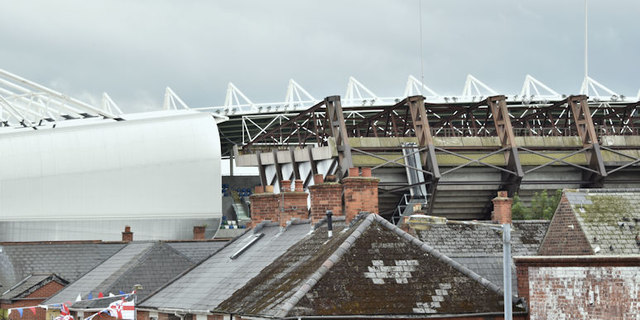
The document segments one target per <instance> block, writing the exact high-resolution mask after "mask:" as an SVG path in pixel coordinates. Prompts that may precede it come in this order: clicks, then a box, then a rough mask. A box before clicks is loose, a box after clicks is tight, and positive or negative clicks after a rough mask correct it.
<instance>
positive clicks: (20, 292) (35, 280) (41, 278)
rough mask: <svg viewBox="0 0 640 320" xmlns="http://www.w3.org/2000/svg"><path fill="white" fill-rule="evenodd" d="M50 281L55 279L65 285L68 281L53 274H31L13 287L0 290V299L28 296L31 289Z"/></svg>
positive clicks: (33, 289)
mask: <svg viewBox="0 0 640 320" xmlns="http://www.w3.org/2000/svg"><path fill="white" fill-rule="evenodd" d="M51 281H56V282H58V283H60V284H62V285H66V284H67V283H68V282H67V281H66V280H64V279H61V278H60V277H58V276H56V275H55V274H32V275H28V276H27V277H26V278H24V279H22V280H21V281H20V282H18V283H17V284H15V285H14V286H13V287H11V288H7V290H4V291H3V292H2V290H0V300H11V299H16V298H21V297H25V296H28V295H29V294H31V293H32V292H33V291H35V290H37V289H39V288H40V287H42V286H43V285H45V284H47V283H49V282H51Z"/></svg>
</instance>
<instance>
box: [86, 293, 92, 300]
mask: <svg viewBox="0 0 640 320" xmlns="http://www.w3.org/2000/svg"><path fill="white" fill-rule="evenodd" d="M87 299H89V300H93V295H92V294H91V292H89V296H88V297H87Z"/></svg>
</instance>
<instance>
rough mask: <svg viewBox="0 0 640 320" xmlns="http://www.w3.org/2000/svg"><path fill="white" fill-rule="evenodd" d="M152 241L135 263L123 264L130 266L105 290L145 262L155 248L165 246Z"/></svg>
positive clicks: (135, 258) (136, 257)
mask: <svg viewBox="0 0 640 320" xmlns="http://www.w3.org/2000/svg"><path fill="white" fill-rule="evenodd" d="M151 243H152V245H151V246H150V247H148V248H146V249H144V252H143V253H142V254H139V255H136V256H135V257H134V259H133V260H134V263H132V264H131V265H129V264H124V265H123V266H127V265H129V266H128V267H127V268H125V269H124V271H123V272H121V273H120V275H119V276H118V277H117V278H115V279H113V280H111V283H110V284H108V285H107V287H106V289H108V290H105V291H109V290H111V289H113V285H114V283H118V281H120V279H122V278H124V277H125V276H126V275H127V272H128V271H131V270H134V269H135V268H137V267H138V266H140V265H141V264H142V263H143V262H145V261H146V260H147V259H148V258H149V255H151V253H152V252H153V251H154V250H155V248H158V247H163V244H162V242H161V241H154V242H151ZM166 247H168V246H166ZM187 260H188V259H187ZM120 270H122V269H119V270H118V271H120ZM107 280H109V278H107V279H105V281H107ZM105 281H103V282H102V283H100V284H99V285H98V286H100V285H102V284H104V282H105Z"/></svg>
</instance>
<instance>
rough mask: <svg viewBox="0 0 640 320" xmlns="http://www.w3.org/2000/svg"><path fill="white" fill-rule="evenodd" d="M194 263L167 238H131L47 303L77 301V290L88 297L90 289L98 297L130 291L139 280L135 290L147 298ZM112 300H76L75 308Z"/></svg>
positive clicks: (105, 304)
mask: <svg viewBox="0 0 640 320" xmlns="http://www.w3.org/2000/svg"><path fill="white" fill-rule="evenodd" d="M193 265H194V263H193V262H191V261H190V260H189V259H188V258H187V257H186V256H184V255H183V254H181V253H180V252H178V251H176V250H175V249H173V248H172V247H171V246H169V245H167V244H166V243H164V242H132V243H130V244H128V245H127V246H126V247H125V248H123V249H122V250H120V251H119V252H118V253H116V254H115V255H113V256H112V257H111V258H109V259H107V260H106V261H105V262H104V263H102V264H100V265H99V266H98V267H96V268H95V269H93V270H91V271H90V272H88V273H87V274H85V275H84V276H82V277H81V278H80V279H78V280H77V281H76V282H74V283H72V284H70V285H69V286H67V287H66V288H65V289H63V290H62V291H60V292H59V293H58V294H56V295H55V296H53V297H51V298H50V299H49V300H47V301H46V303H60V302H66V301H75V299H76V297H77V296H78V294H80V295H81V296H82V298H83V299H87V296H88V295H89V293H91V294H92V296H93V297H94V298H96V297H97V296H98V294H99V293H100V292H102V293H103V295H104V296H105V297H106V296H107V295H108V294H109V293H114V294H118V293H119V292H120V291H123V292H131V291H132V289H133V287H134V285H136V284H140V285H142V289H139V290H137V291H136V294H137V295H138V298H139V299H144V298H145V297H147V296H148V295H149V294H150V293H151V292H153V291H155V290H156V289H158V288H159V287H161V286H162V285H164V284H166V283H167V282H169V281H170V280H171V279H173V278H175V277H176V276H178V275H179V274H180V273H182V272H183V271H185V270H187V269H188V268H189V267H191V266H193ZM110 301H111V300H109V299H103V300H91V301H81V302H75V303H73V305H72V308H74V309H81V308H87V309H95V308H102V307H106V306H108V304H109V302H110Z"/></svg>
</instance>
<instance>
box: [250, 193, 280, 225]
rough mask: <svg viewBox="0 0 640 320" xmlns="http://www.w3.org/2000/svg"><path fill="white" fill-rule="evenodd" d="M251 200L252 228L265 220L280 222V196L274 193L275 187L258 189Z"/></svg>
mask: <svg viewBox="0 0 640 320" xmlns="http://www.w3.org/2000/svg"><path fill="white" fill-rule="evenodd" d="M249 199H250V201H251V227H255V226H256V225H257V224H258V223H260V222H262V221H265V220H270V221H278V195H277V194H275V193H273V186H265V187H264V188H263V187H261V186H260V187H256V189H255V191H254V193H253V194H252V195H251V196H249Z"/></svg>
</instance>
